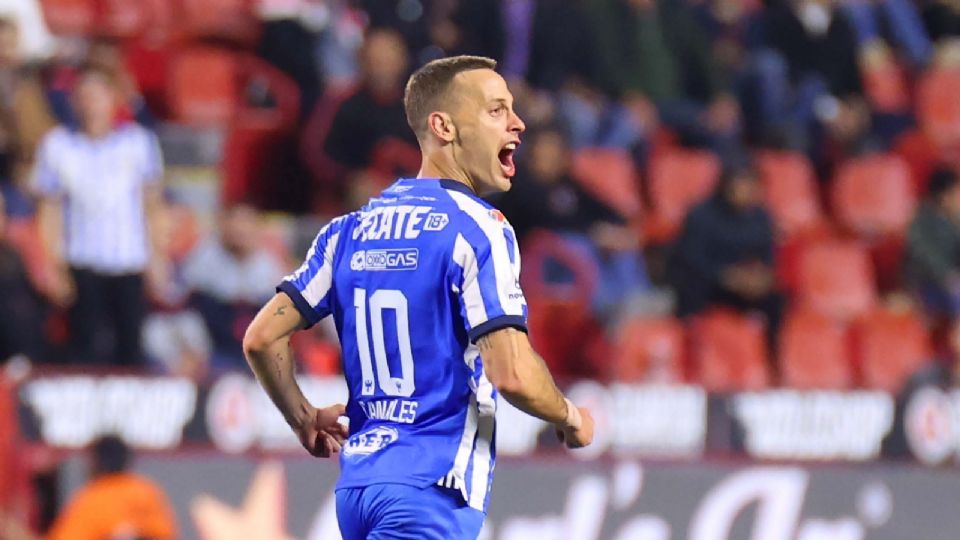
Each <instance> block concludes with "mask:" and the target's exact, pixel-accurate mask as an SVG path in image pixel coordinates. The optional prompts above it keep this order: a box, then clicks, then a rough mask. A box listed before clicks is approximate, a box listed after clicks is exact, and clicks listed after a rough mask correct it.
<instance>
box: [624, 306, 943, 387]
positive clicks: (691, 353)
mask: <svg viewBox="0 0 960 540" xmlns="http://www.w3.org/2000/svg"><path fill="white" fill-rule="evenodd" d="M764 334H765V330H764V325H763V323H762V321H760V320H758V319H754V318H750V317H746V316H743V315H741V314H738V313H735V312H731V311H720V310H718V311H713V312H710V313H707V314H704V315H702V316H699V317H697V318H694V319H693V320H692V321H691V322H690V323H689V324H687V325H684V324H683V323H682V322H681V321H679V320H677V319H673V318H634V319H631V320H629V321H627V322H625V323H624V324H623V325H622V326H621V327H620V329H619V332H618V334H617V336H616V339H615V344H614V353H613V355H612V365H611V373H610V375H611V377H613V378H615V379H618V380H623V381H634V382H674V383H677V382H693V383H697V384H700V385H702V386H703V387H704V388H705V389H706V390H708V391H711V392H735V391H756V390H762V389H766V388H769V387H771V386H775V385H777V384H779V385H782V386H785V387H790V388H796V389H801V390H818V389H819V390H846V389H851V388H866V389H874V390H883V391H887V392H891V393H896V392H898V391H899V390H900V389H901V388H902V387H903V385H904V383H905V382H906V381H907V379H908V378H909V377H910V376H911V375H912V374H913V373H915V372H916V371H917V370H918V369H920V368H921V367H923V366H924V365H925V364H926V363H927V362H929V361H930V360H931V347H930V343H929V337H928V332H927V330H926V328H925V327H924V324H923V322H922V320H921V319H920V318H919V317H918V316H917V315H916V314H914V313H913V312H910V311H904V312H897V311H891V310H887V309H875V310H872V311H870V312H869V313H867V314H865V315H863V316H861V317H860V318H858V319H857V320H855V321H854V322H853V323H850V324H847V323H844V322H840V321H838V320H836V319H833V318H831V317H828V316H826V315H823V314H821V313H817V312H815V311H811V310H806V309H803V308H800V309H797V310H795V311H793V312H791V313H790V314H789V315H788V316H787V319H786V321H785V323H784V325H783V328H782V329H781V331H780V335H779V336H778V340H777V341H778V343H777V350H778V357H777V359H776V371H778V372H779V379H778V380H777V379H776V378H775V377H774V376H773V373H772V372H773V371H774V370H773V369H772V367H773V366H774V364H773V363H772V362H771V361H770V360H769V359H768V352H767V351H768V349H767V347H766V341H765V336H764Z"/></svg>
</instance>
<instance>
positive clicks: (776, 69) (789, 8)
mask: <svg viewBox="0 0 960 540" xmlns="http://www.w3.org/2000/svg"><path fill="white" fill-rule="evenodd" d="M758 24H759V27H760V30H759V34H760V35H761V36H762V38H761V39H760V40H759V42H760V43H761V44H762V45H761V46H759V47H757V48H756V50H755V51H754V58H753V59H752V60H751V62H750V63H751V70H752V72H753V78H752V83H750V84H753V85H754V86H753V87H752V89H751V90H750V91H749V95H750V98H751V100H752V102H753V104H754V106H752V107H747V110H748V111H749V112H750V117H749V118H747V124H748V125H749V126H750V127H751V130H752V131H753V132H754V135H753V136H754V138H755V139H756V140H759V141H761V142H762V143H763V144H767V145H774V146H785V147H789V148H792V149H796V150H803V151H807V152H809V153H810V154H811V155H812V156H813V157H815V158H818V157H819V152H820V151H821V146H822V144H823V140H822V135H821V134H820V133H819V125H820V124H825V125H828V126H829V125H831V124H835V123H839V124H844V126H841V127H840V129H841V130H843V129H845V126H846V125H847V124H860V123H862V119H854V118H852V117H854V116H859V115H862V114H864V112H865V110H864V108H863V107H860V106H858V103H859V102H860V100H862V96H863V86H862V82H861V79H860V67H859V64H858V62H857V54H858V51H859V49H858V43H857V36H856V33H855V32H854V29H853V27H852V26H851V25H850V23H849V22H848V19H847V18H846V17H844V16H843V14H842V13H841V12H840V10H839V7H838V5H837V3H835V2H828V1H823V0H786V1H783V2H771V3H770V5H769V6H768V7H767V8H766V9H765V10H764V11H763V13H762V14H761V16H760V20H759V22H758Z"/></svg>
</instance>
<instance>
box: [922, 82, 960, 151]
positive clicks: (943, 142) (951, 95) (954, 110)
mask: <svg viewBox="0 0 960 540" xmlns="http://www.w3.org/2000/svg"><path fill="white" fill-rule="evenodd" d="M958 88H960V68H958V67H955V68H946V69H934V70H932V71H930V72H928V73H927V74H926V75H924V76H923V77H922V78H921V79H920V83H919V85H918V88H917V102H916V103H917V118H918V119H919V121H920V126H921V127H922V128H923V130H924V131H925V132H926V133H927V134H928V135H929V136H930V138H931V140H932V141H933V142H934V143H935V144H936V145H937V146H938V147H940V148H949V147H953V146H956V145H958V144H960V99H958V97H957V89H958Z"/></svg>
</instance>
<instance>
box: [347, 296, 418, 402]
mask: <svg viewBox="0 0 960 540" xmlns="http://www.w3.org/2000/svg"><path fill="white" fill-rule="evenodd" d="M353 307H354V308H356V310H357V312H356V327H357V352H358V353H359V355H360V374H361V376H362V377H363V383H362V385H361V388H362V390H361V395H364V396H372V395H373V394H374V380H377V381H378V382H379V386H380V390H382V391H383V393H384V394H386V395H388V396H399V397H410V396H411V395H412V394H413V389H414V387H415V385H414V379H413V352H412V350H411V348H410V320H409V317H408V314H407V297H406V296H404V295H403V293H402V292H400V291H398V290H396V289H380V290H378V291H376V292H374V293H373V294H372V295H370V330H372V331H373V356H374V358H375V359H376V362H377V374H376V377H374V374H373V362H371V361H370V339H369V338H368V335H369V333H368V332H367V291H366V290H364V289H354V290H353ZM385 309H392V310H394V312H395V313H396V321H397V345H398V349H399V353H400V376H399V377H394V376H393V374H392V373H390V364H388V363H387V350H386V343H385V341H384V338H383V310H385Z"/></svg>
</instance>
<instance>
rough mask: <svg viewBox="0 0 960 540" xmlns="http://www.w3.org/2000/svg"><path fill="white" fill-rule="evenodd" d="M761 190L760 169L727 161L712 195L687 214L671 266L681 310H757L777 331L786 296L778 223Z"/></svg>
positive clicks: (687, 312) (692, 312)
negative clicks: (777, 261)
mask: <svg viewBox="0 0 960 540" xmlns="http://www.w3.org/2000/svg"><path fill="white" fill-rule="evenodd" d="M761 190H762V187H761V184H760V180H759V178H758V177H757V173H756V171H754V170H753V169H752V168H750V167H745V166H739V165H728V166H727V167H726V168H725V170H724V172H723V173H722V175H721V178H720V182H719V185H718V186H717V189H716V191H715V192H714V194H713V196H712V197H710V198H709V199H708V200H706V201H705V202H703V203H701V204H699V205H698V206H696V207H694V209H693V210H691V211H690V213H689V214H688V215H687V218H686V220H685V222H684V225H683V232H682V233H681V235H680V238H679V240H678V241H677V244H676V246H675V253H674V257H673V262H672V266H673V271H672V272H671V274H672V278H673V279H674V285H675V288H676V292H677V301H678V305H677V308H678V314H679V315H680V316H682V317H686V316H690V315H695V314H698V313H701V312H703V311H704V310H706V309H707V308H709V307H712V306H723V307H730V308H733V309H736V310H739V311H743V312H758V313H761V314H762V315H763V316H764V317H765V318H766V323H767V328H768V332H769V335H770V336H771V337H772V336H775V335H776V332H777V329H778V328H779V324H780V319H781V313H782V308H783V297H782V296H781V295H780V293H779V292H778V291H777V284H776V279H775V276H774V258H773V242H774V229H773V223H772V221H771V218H770V215H769V214H768V213H767V211H766V209H764V208H763V206H762V202H761V201H762V200H763V197H762V191H761ZM772 343H773V341H771V344H772Z"/></svg>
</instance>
